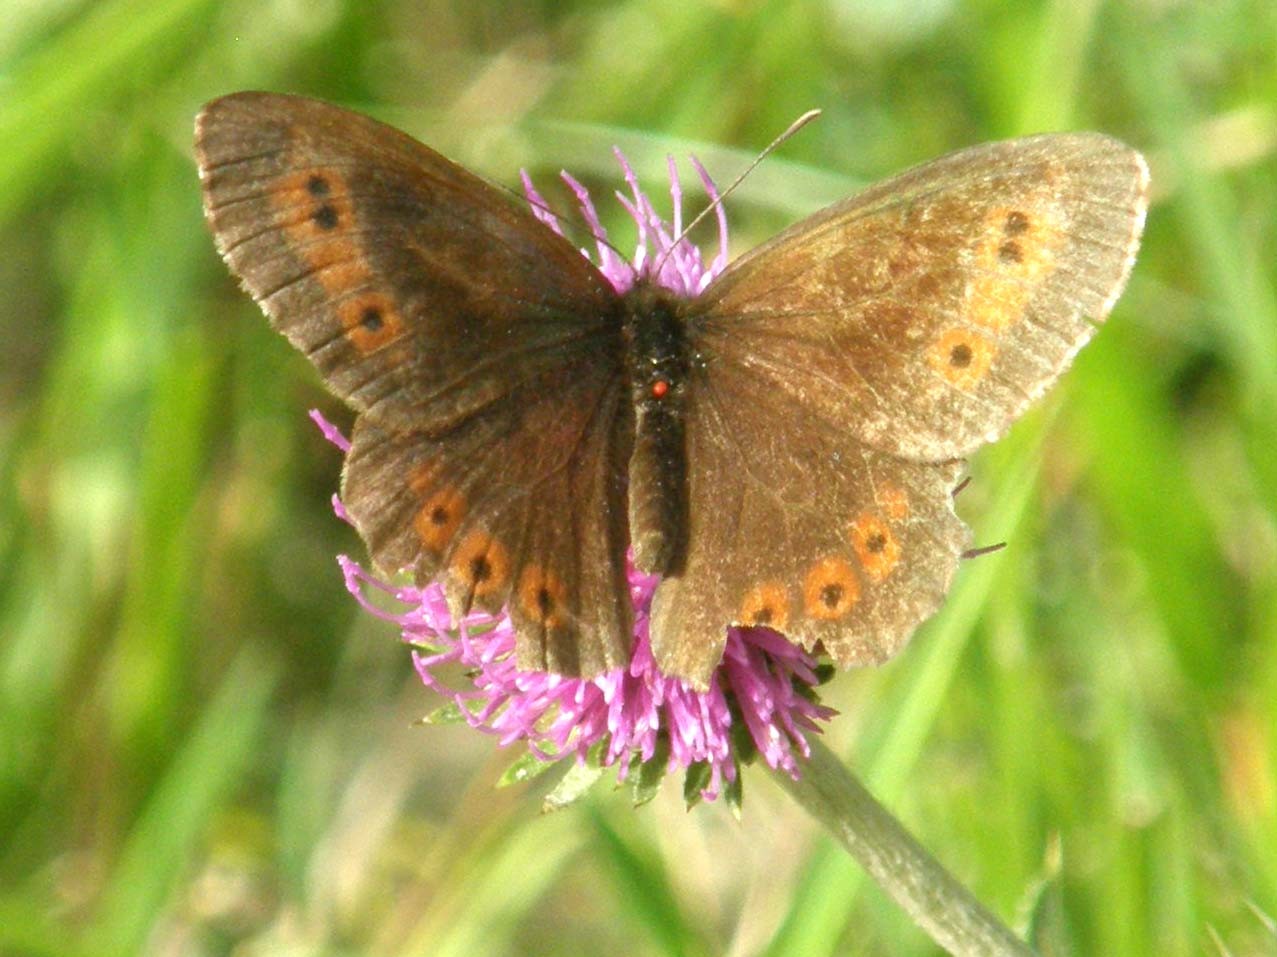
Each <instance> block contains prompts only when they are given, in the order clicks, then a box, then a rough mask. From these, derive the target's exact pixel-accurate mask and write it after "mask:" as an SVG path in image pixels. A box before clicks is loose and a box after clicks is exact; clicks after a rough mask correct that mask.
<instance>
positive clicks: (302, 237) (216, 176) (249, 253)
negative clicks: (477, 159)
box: [196, 93, 632, 674]
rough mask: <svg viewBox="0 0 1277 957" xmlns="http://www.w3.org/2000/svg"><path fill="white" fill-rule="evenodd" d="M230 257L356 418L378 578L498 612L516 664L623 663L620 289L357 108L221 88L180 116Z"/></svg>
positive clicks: (212, 219)
mask: <svg viewBox="0 0 1277 957" xmlns="http://www.w3.org/2000/svg"><path fill="white" fill-rule="evenodd" d="M196 151H197V154H198V158H199V161H200V175H201V179H202V181H203V185H204V198H205V210H206V214H207V218H208V221H209V223H210V225H211V226H212V229H213V233H214V235H215V237H216V239H217V244H218V248H219V249H220V250H221V252H222V254H223V256H224V257H225V258H226V261H227V263H228V264H229V265H230V267H231V269H232V270H233V271H234V272H235V273H236V274H237V275H238V276H239V277H240V279H241V280H242V281H243V283H244V285H245V286H246V288H247V289H248V291H249V292H250V293H252V295H253V297H254V298H255V299H256V300H257V301H258V302H259V303H260V304H261V306H262V307H263V309H265V311H266V312H267V314H268V315H269V316H270V318H271V320H272V322H273V324H274V325H275V327H276V328H277V329H279V330H280V331H281V332H283V333H284V334H285V335H286V336H288V338H289V339H290V340H291V341H292V342H293V344H294V345H296V346H297V347H298V348H299V349H300V350H301V351H302V352H303V353H305V354H306V355H307V357H308V358H310V359H311V361H312V362H314V364H315V365H316V367H317V368H318V369H319V372H320V373H321V375H322V376H323V377H324V379H325V381H326V382H327V384H328V385H329V387H330V388H331V389H332V390H333V391H334V392H335V393H336V394H337V395H339V396H340V397H342V398H343V399H345V400H346V401H348V402H349V403H350V404H351V406H353V407H354V409H355V410H356V411H357V412H359V413H361V415H360V418H359V420H358V422H357V424H356V427H355V430H354V443H353V447H352V449H351V453H350V456H349V458H348V461H347V466H346V471H345V475H344V481H343V499H344V501H345V505H346V508H347V510H348V512H349V513H350V515H351V517H352V519H353V520H354V522H355V525H356V527H357V528H358V529H359V531H360V533H361V534H362V535H363V537H364V538H365V540H366V541H367V542H368V544H369V548H370V551H371V552H372V555H373V559H374V562H375V563H376V564H377V565H378V567H380V568H382V569H384V570H387V571H392V572H393V571H396V570H398V569H401V568H409V569H412V570H413V571H414V573H415V574H416V577H417V580H418V581H419V582H423V583H424V582H425V581H427V580H429V579H432V578H439V579H441V580H443V581H444V582H445V583H446V585H447V591H448V596H449V600H450V604H451V605H452V607H453V608H454V609H455V610H456V611H458V612H462V611H465V610H466V609H468V608H469V607H470V606H471V605H472V604H473V605H479V606H483V607H487V608H490V609H493V610H495V609H498V608H500V607H502V606H503V605H508V606H509V608H510V612H511V617H512V618H513V620H514V623H515V627H516V629H517V632H518V639H517V648H518V658H519V662H520V664H521V665H522V666H524V667H527V668H537V669H543V670H551V671H557V672H561V673H569V674H571V673H579V672H581V671H582V670H584V671H586V672H587V673H597V672H598V671H601V670H604V669H605V668H611V667H616V666H618V665H620V664H622V663H624V661H625V660H626V652H627V649H628V645H629V640H630V634H631V625H630V622H631V618H632V609H631V607H630V603H629V594H628V590H627V587H626V583H625V575H624V558H625V546H626V530H625V520H624V515H625V489H624V484H623V477H624V475H625V469H626V463H627V459H628V454H629V453H628V448H629V445H630V433H629V429H630V421H631V417H630V416H628V415H627V414H626V410H625V409H623V408H622V407H621V406H620V405H619V396H620V394H621V381H622V370H621V368H620V359H619V355H618V351H617V347H618V344H619V340H618V333H617V328H616V327H617V322H618V319H617V316H618V301H617V297H616V294H615V292H614V291H613V290H612V288H611V286H610V285H609V284H608V283H607V281H606V280H605V279H604V278H603V276H602V275H601V274H600V273H599V272H598V271H597V270H596V269H595V268H594V267H593V266H592V265H591V264H590V263H589V262H588V261H587V260H586V259H585V258H584V257H583V256H582V255H581V254H580V252H579V251H578V250H577V249H576V248H574V247H573V246H572V245H571V244H570V243H568V242H567V241H566V240H565V239H563V238H562V237H560V236H558V235H557V234H555V233H554V232H552V231H551V230H549V229H547V228H546V227H545V226H543V225H542V224H541V223H539V222H537V221H536V220H535V219H534V218H533V217H532V216H531V215H530V214H529V213H528V212H527V211H526V210H524V209H521V208H518V207H516V206H515V205H514V204H513V203H512V202H511V201H510V199H509V198H508V197H506V196H504V195H503V194H501V193H500V192H499V191H497V190H496V189H494V188H493V187H490V186H488V185H487V184H486V183H484V182H483V181H482V180H480V179H478V178H477V177H475V176H473V175H472V174H470V173H467V172H466V171H465V170H463V169H461V168H460V167H458V166H456V165H455V164H453V163H451V162H450V161H448V160H446V159H444V158H443V157H442V156H439V155H438V154H437V153H435V152H433V151H432V150H430V149H428V148H426V147H425V146H422V145H421V144H419V143H417V142H416V141H414V140H412V139H411V138H409V137H408V136H405V135H404V134H402V133H400V132H398V131H397V130H394V129H392V128H391V127H388V126H385V125H383V124H381V123H378V122H376V121H374V120H371V119H368V118H367V117H363V116H360V115H358V114H355V113H351V112H349V111H347V110H342V109H339V108H337V107H333V106H329V105H327V104H324V103H320V102H317V101H314V100H308V99H304V98H301V97H291V96H279V95H274V94H265V93H242V94H236V95H233V96H229V97H225V98H223V99H220V100H216V101H214V102H213V103H211V104H209V105H208V106H207V107H206V108H205V109H204V111H203V112H202V113H201V114H200V117H199V118H198V120H197V124H196Z"/></svg>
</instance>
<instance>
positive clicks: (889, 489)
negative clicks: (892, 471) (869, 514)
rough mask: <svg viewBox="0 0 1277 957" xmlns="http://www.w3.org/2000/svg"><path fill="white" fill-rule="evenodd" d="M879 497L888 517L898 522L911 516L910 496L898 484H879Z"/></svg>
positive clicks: (879, 501)
mask: <svg viewBox="0 0 1277 957" xmlns="http://www.w3.org/2000/svg"><path fill="white" fill-rule="evenodd" d="M877 498H878V504H879V505H881V506H882V509H883V511H884V512H886V513H887V517H888V518H890V519H893V520H895V521H897V522H898V521H901V520H902V519H906V518H908V517H909V496H907V495H905V493H904V489H902V488H900V487H899V486H898V485H892V484H890V483H887V484H885V485H881V486H879V487H878V495H877Z"/></svg>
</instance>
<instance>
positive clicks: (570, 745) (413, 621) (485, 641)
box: [312, 150, 834, 799]
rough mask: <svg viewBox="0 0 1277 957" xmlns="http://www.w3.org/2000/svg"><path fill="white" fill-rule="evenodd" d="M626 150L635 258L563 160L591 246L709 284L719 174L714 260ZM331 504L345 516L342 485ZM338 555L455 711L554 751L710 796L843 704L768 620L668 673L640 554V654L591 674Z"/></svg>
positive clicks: (687, 291)
mask: <svg viewBox="0 0 1277 957" xmlns="http://www.w3.org/2000/svg"><path fill="white" fill-rule="evenodd" d="M616 157H617V161H618V163H619V164H620V166H621V170H622V172H623V174H624V177H625V180H626V183H627V184H628V185H629V190H630V192H629V194H628V195H626V194H623V193H619V192H618V193H617V199H618V200H619V201H620V202H621V204H622V205H623V206H624V207H625V209H626V210H627V211H628V213H629V214H630V216H631V217H632V218H633V219H634V221H635V223H636V224H637V225H638V242H637V248H636V251H635V253H634V256H633V258H632V259H631V260H626V259H624V258H622V257H621V256H620V255H619V254H618V253H617V252H616V250H615V247H614V246H613V245H612V244H611V243H610V242H609V241H608V236H607V232H606V230H605V229H604V227H603V225H602V222H601V220H600V219H599V216H598V213H597V211H596V210H595V207H594V204H593V202H592V201H591V199H590V196H589V193H588V192H587V191H586V189H585V187H584V186H583V185H581V184H580V183H579V182H577V181H576V180H575V179H573V178H572V177H571V176H569V175H568V174H567V173H564V174H563V179H564V181H565V182H566V183H567V185H568V187H569V188H570V189H571V190H572V192H573V193H574V194H575V196H576V198H577V202H578V205H579V207H580V213H581V216H582V219H583V220H584V221H585V223H586V225H587V226H588V228H589V230H590V233H591V235H592V237H593V239H594V250H593V253H594V256H591V250H588V249H585V250H582V253H583V254H584V255H585V256H586V257H587V258H591V259H592V260H593V261H594V262H595V264H596V265H597V266H598V268H599V269H600V271H601V272H602V273H603V275H604V276H606V277H607V279H608V280H609V281H610V282H611V283H612V285H613V286H614V287H615V288H616V290H617V292H625V291H626V290H628V289H629V288H630V287H631V286H633V285H634V283H635V282H636V280H638V279H645V280H648V281H651V282H654V283H655V284H657V285H660V286H663V287H665V288H666V289H669V290H671V291H672V292H675V293H677V294H679V295H682V296H688V297H690V296H694V295H696V294H698V293H699V292H701V291H702V290H703V289H704V288H705V287H706V286H707V285H708V284H709V283H710V281H711V280H713V278H714V277H715V276H717V275H718V274H719V273H720V272H722V270H723V268H724V267H725V266H726V263H727V221H726V217H725V215H724V213H723V208H722V205H721V203H719V201H718V192H717V190H716V188H715V186H714V183H713V182H712V181H711V179H710V177H709V175H708V174H707V173H706V172H705V170H704V168H703V167H702V166H701V165H700V164H699V163H697V162H696V161H695V160H693V166H694V167H695V169H696V172H697V174H698V175H699V176H700V179H701V182H702V183H703V184H704V187H705V190H706V192H707V193H708V195H709V196H710V199H711V201H712V202H713V203H714V209H715V213H716V215H717V220H718V229H719V251H718V254H717V255H716V256H715V258H714V259H713V260H712V261H711V262H708V263H707V262H706V261H705V260H704V258H703V257H702V254H701V251H700V250H699V249H698V248H697V247H696V246H695V245H693V244H692V243H691V242H690V241H689V240H688V239H687V238H686V237H684V236H682V235H681V233H682V230H683V221H682V189H681V186H680V183H679V179H678V172H677V170H676V168H675V166H674V162H673V160H672V159H671V160H670V163H669V173H670V196H671V200H672V209H673V212H672V219H671V220H670V221H667V220H665V219H664V218H662V217H661V216H660V215H659V214H658V213H657V212H656V210H655V208H654V207H653V205H652V203H651V201H650V200H649V199H648V197H647V196H646V195H645V194H644V193H643V191H642V190H641V189H640V188H639V185H638V177H637V176H636V175H635V173H634V170H633V168H632V167H631V166H630V164H629V163H628V162H627V161H626V159H625V157H624V156H623V155H622V154H621V153H620V151H619V150H618V151H617V152H616ZM523 184H524V190H525V192H526V194H527V198H528V201H529V203H530V204H531V206H532V211H533V214H534V215H535V216H536V217H537V218H538V219H540V220H541V221H542V222H543V223H545V224H546V225H547V226H548V227H549V228H551V229H553V230H554V231H555V232H557V233H559V234H560V235H562V234H563V230H562V226H561V224H560V221H559V217H558V216H557V215H555V213H553V212H552V211H551V210H550V208H549V206H548V205H547V204H546V202H545V201H544V200H543V199H542V198H541V196H540V194H539V193H538V192H537V191H536V189H535V187H534V186H533V185H532V182H531V180H530V178H529V177H528V176H527V174H526V173H525V174H524V175H523ZM312 418H314V419H315V421H316V423H317V424H319V426H320V428H321V429H323V430H324V434H325V436H326V437H328V439H329V440H330V441H332V442H334V444H337V445H338V446H339V447H342V448H343V451H344V450H345V448H347V447H348V446H346V445H345V439H344V438H343V437H342V435H341V433H340V432H339V431H338V430H337V429H336V428H334V427H333V426H332V425H330V424H329V423H327V422H326V421H325V420H324V419H323V417H322V416H320V415H319V414H318V413H312ZM334 507H335V508H336V509H337V510H338V515H339V516H341V517H343V518H345V514H344V510H343V509H342V507H341V503H340V500H338V499H337V498H336V497H334ZM339 561H340V563H341V567H342V570H343V573H344V575H345V578H346V584H347V587H348V588H349V589H350V591H351V593H352V594H353V595H354V596H355V597H356V598H357V599H358V600H359V602H360V603H361V604H362V605H363V606H364V607H365V608H366V609H367V610H368V611H369V612H371V613H372V614H374V615H377V616H379V617H381V618H385V619H387V620H389V621H391V622H393V623H395V624H396V625H397V626H398V627H399V629H400V631H401V633H402V635H403V638H404V640H405V641H406V642H408V643H409V644H410V645H412V646H413V649H414V651H413V660H414V663H415V665H416V669H417V673H418V674H419V675H420V677H421V680H422V681H423V682H424V683H425V684H426V685H427V686H428V687H430V688H431V689H433V690H434V691H436V692H438V693H439V694H440V695H442V696H443V697H445V698H446V699H448V701H449V702H450V703H451V708H452V713H453V714H454V715H455V716H457V717H460V718H461V719H463V720H464V721H466V722H467V723H469V724H470V725H471V726H472V727H475V728H478V729H480V730H482V731H485V732H488V733H490V734H493V735H496V736H497V737H498V739H499V741H500V743H501V744H503V745H505V744H512V743H515V742H519V741H521V742H523V743H524V744H525V745H526V746H527V747H528V749H529V750H530V752H531V753H532V754H533V755H535V756H536V757H538V758H540V759H542V760H544V761H547V762H548V761H555V760H558V759H560V758H563V757H565V756H569V755H574V756H575V757H576V758H577V759H578V760H579V761H582V762H585V761H591V762H594V763H596V764H598V765H600V766H603V767H612V766H615V767H616V768H617V774H618V777H619V778H621V779H625V778H626V777H627V776H628V775H629V774H630V773H631V772H632V771H633V770H634V769H635V768H638V767H645V768H652V767H653V766H655V765H659V767H657V768H656V769H657V770H658V771H662V772H663V771H664V770H673V769H680V770H685V771H686V772H687V774H688V787H687V788H685V790H686V791H688V792H689V793H690V794H691V795H692V796H693V797H695V796H699V797H704V798H708V799H712V798H714V797H716V796H718V795H719V794H720V793H722V791H723V790H724V788H725V787H731V786H733V785H736V786H738V767H739V763H740V761H741V760H742V759H748V758H751V757H752V756H753V755H754V754H757V755H759V756H761V757H762V759H763V760H764V761H766V762H767V763H768V764H769V765H770V766H771V767H773V768H778V769H781V770H784V771H787V772H788V773H790V774H791V775H794V776H795V777H796V776H797V773H798V770H797V756H798V755H799V754H802V755H804V756H805V755H806V754H807V753H808V745H807V741H806V737H805V735H806V733H808V732H819V725H818V724H817V722H818V721H820V720H825V719H828V718H829V717H831V716H832V715H833V713H834V712H833V711H832V710H831V709H829V708H826V707H824V706H823V705H821V704H819V703H818V701H817V699H816V696H815V694H814V691H813V689H814V688H815V686H816V685H818V684H819V683H820V682H821V681H822V680H823V676H824V669H822V668H819V667H818V666H817V664H816V662H815V660H814V659H813V658H812V657H811V656H810V655H809V654H807V653H806V652H805V651H803V650H802V649H800V648H798V647H797V646H795V645H793V644H791V643H790V642H788V641H786V640H785V638H784V637H783V636H782V635H780V634H778V633H777V632H775V631H772V630H771V629H768V628H729V629H728V636H727V644H726V649H725V651H724V653H723V658H722V661H721V662H720V663H719V665H718V667H717V669H716V670H715V672H714V675H713V677H712V679H711V681H710V683H709V687H708V689H707V690H705V691H697V690H695V689H693V688H692V687H691V686H690V685H688V684H687V683H686V682H684V681H683V680H681V679H678V678H672V677H668V676H666V675H663V674H662V673H661V672H660V670H659V669H658V668H657V666H656V662H655V659H654V658H653V656H652V650H651V644H650V641H649V636H648V624H649V621H648V613H649V610H650V607H651V603H652V596H653V594H654V593H655V591H656V586H657V584H658V583H659V578H658V577H657V576H654V575H646V574H644V573H642V572H640V571H638V570H637V569H636V568H634V566H633V565H632V564H630V565H629V584H630V595H631V599H632V600H633V603H634V611H635V615H634V620H635V626H634V641H633V644H632V649H633V650H632V653H631V658H630V662H629V664H628V665H627V666H626V667H623V668H618V669H616V670H614V671H611V672H608V673H606V674H602V675H598V676H596V677H593V678H571V677H564V676H562V675H555V674H547V673H544V672H527V671H520V670H518V668H517V666H516V659H515V632H514V626H513V624H512V623H511V621H510V618H509V616H508V615H506V614H501V615H495V616H494V615H490V614H487V613H484V612H479V611H474V612H472V613H471V614H469V615H467V616H466V617H465V618H464V619H462V620H459V621H458V620H454V618H453V616H452V615H451V613H450V612H449V609H448V604H447V601H446V600H445V598H444V591H443V588H442V586H440V585H439V584H436V583H432V584H428V585H426V586H425V587H420V588H419V587H411V586H409V587H397V586H394V585H392V584H389V583H387V582H385V581H382V580H381V579H379V578H377V577H376V576H374V575H372V574H371V573H369V572H368V571H366V570H365V569H364V568H363V567H361V566H360V565H359V564H358V563H356V562H354V561H352V560H351V559H349V558H346V557H344V556H342V557H341V558H339ZM372 592H382V593H384V594H385V595H388V596H390V598H391V599H392V600H393V602H394V603H395V604H396V605H398V608H397V609H396V610H392V611H388V610H386V609H385V608H384V607H383V604H384V602H374V601H373V600H371V598H370V593H372ZM452 665H460V666H461V667H462V669H463V671H464V674H466V675H467V676H468V678H466V679H463V681H462V686H460V687H458V686H457V685H456V684H454V683H450V681H449V679H448V678H447V677H445V676H446V675H449V674H454V673H455V669H454V668H451V667H449V666H452ZM467 682H468V683H467Z"/></svg>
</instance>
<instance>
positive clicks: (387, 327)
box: [337, 292, 404, 352]
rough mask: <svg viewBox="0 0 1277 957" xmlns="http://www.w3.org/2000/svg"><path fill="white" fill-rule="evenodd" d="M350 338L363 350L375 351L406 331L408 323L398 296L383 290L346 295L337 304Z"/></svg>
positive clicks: (353, 343) (352, 342) (339, 315)
mask: <svg viewBox="0 0 1277 957" xmlns="http://www.w3.org/2000/svg"><path fill="white" fill-rule="evenodd" d="M337 315H338V317H339V318H340V319H341V324H342V328H344V329H345V330H346V338H347V339H349V340H350V342H351V344H352V345H353V346H354V347H355V348H356V349H358V350H359V351H360V352H372V351H373V350H375V349H380V348H381V347H382V346H384V345H386V344H387V343H390V342H393V341H394V340H396V339H398V338H399V337H400V336H401V335H403V331H404V324H403V320H402V319H401V318H400V317H399V310H398V309H397V308H396V307H395V303H394V300H393V299H391V298H390V297H389V296H387V295H384V294H382V293H379V292H366V293H363V294H361V295H358V296H352V297H350V298H349V299H346V300H345V301H344V302H342V303H341V305H339V306H338V307H337Z"/></svg>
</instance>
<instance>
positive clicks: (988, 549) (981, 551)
mask: <svg viewBox="0 0 1277 957" xmlns="http://www.w3.org/2000/svg"><path fill="white" fill-rule="evenodd" d="M1006 547H1007V543H1006V542H998V543H997V544H996V545H977V546H976V547H975V548H968V549H967V550H966V551H964V552H963V553H962V555H961V557H962V558H968V559H970V558H979V557H980V556H981V555H991V554H993V553H994V552H1000V551H1002V549H1004V548H1006Z"/></svg>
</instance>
